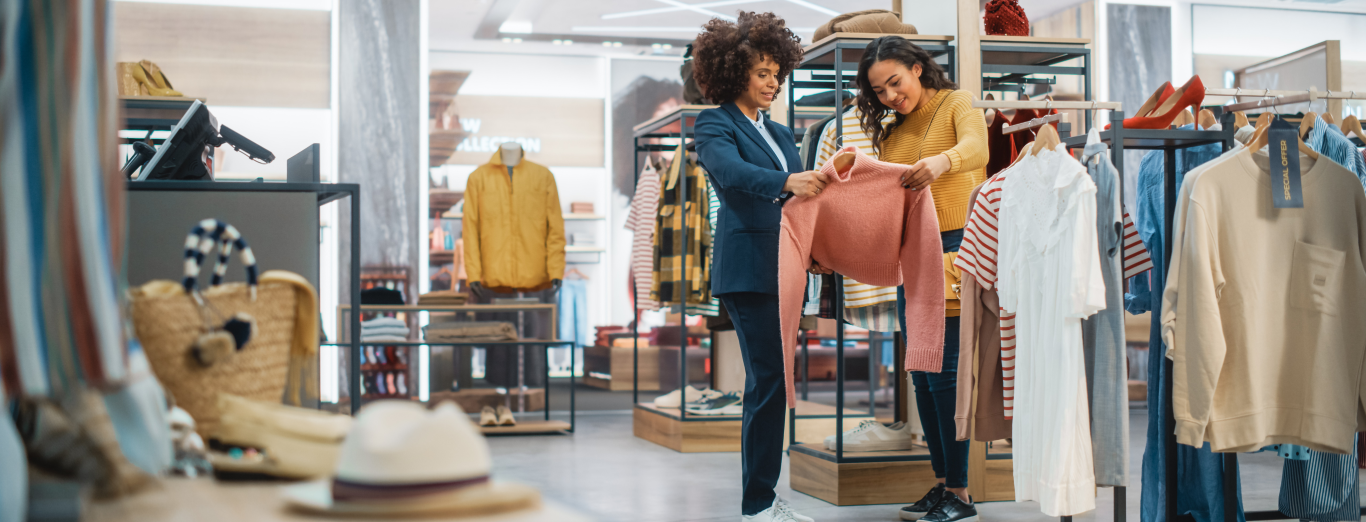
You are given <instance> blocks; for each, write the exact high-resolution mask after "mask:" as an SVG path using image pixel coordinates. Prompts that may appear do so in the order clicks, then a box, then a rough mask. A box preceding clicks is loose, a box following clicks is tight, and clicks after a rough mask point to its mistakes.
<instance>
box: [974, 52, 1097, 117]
mask: <svg viewBox="0 0 1366 522" xmlns="http://www.w3.org/2000/svg"><path fill="white" fill-rule="evenodd" d="M1090 44H1091V40H1089V39H1086V38H1046V37H1035V36H982V37H981V64H982V66H981V75H982V91H1010V92H1019V93H1020V95H1021V96H1022V97H1024V96H1027V94H1028V93H1026V92H1025V88H1024V86H1025V85H1031V84H1045V85H1051V84H1053V83H1054V82H1055V81H1056V77H1057V76H1079V77H1081V83H1082V99H1083V100H1090V99H1091V72H1092V71H1091V70H1092V67H1093V65H1092V63H1091V49H1090ZM1076 61H1079V62H1080V63H1079V64H1075V63H1073V62H1076ZM1065 63H1073V64H1072V65H1062V64H1065ZM1038 75H1047V76H1049V77H1047V78H1042V77H1039V76H1038ZM1083 117H1084V118H1085V120H1084V122H1083V123H1084V124H1085V125H1084V127H1083V128H1090V126H1091V113H1090V112H1089V111H1088V112H1085V115H1084V116H1083Z"/></svg>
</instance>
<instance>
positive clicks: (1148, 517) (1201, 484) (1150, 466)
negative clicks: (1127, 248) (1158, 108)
mask: <svg viewBox="0 0 1366 522" xmlns="http://www.w3.org/2000/svg"><path fill="white" fill-rule="evenodd" d="M1193 128H1194V125H1186V126H1183V127H1181V130H1192V129H1193ZM1221 154H1223V152H1222V147H1221V146H1220V145H1219V144H1217V143H1215V144H1209V145H1201V146H1198V147H1191V148H1189V149H1184V150H1178V151H1176V193H1177V194H1180V193H1181V182H1182V181H1183V180H1184V179H1185V175H1186V173H1187V172H1190V171H1191V170H1192V169H1194V168H1195V167H1198V166H1200V165H1202V164H1204V163H1206V162H1208V161H1210V160H1212V159H1214V158H1217V157H1219V156H1220V155H1221ZM1164 159H1165V156H1164V153H1163V152H1162V151H1152V152H1149V153H1148V154H1146V155H1144V156H1143V161H1142V162H1140V164H1139V168H1138V188H1137V192H1136V196H1137V203H1138V208H1136V209H1135V212H1134V214H1135V215H1134V226H1135V227H1137V228H1138V237H1139V239H1140V240H1142V241H1143V246H1144V247H1146V248H1147V249H1148V252H1149V253H1150V254H1151V255H1152V257H1153V264H1154V265H1155V268H1153V269H1152V270H1149V271H1148V272H1144V273H1142V274H1139V275H1138V276H1135V277H1134V278H1132V279H1131V280H1130V283H1129V289H1130V295H1126V296H1125V309H1126V310H1128V311H1129V312H1130V313H1134V314H1139V313H1143V312H1147V311H1151V312H1152V318H1153V319H1152V329H1151V330H1150V334H1149V348H1148V430H1147V433H1148V436H1147V438H1148V440H1147V444H1146V446H1145V447H1144V450H1143V471H1142V473H1143V478H1142V481H1143V493H1142V495H1143V496H1142V500H1141V502H1140V506H1141V511H1140V512H1141V519H1142V520H1144V521H1146V522H1167V520H1166V516H1167V509H1166V502H1167V501H1166V494H1167V484H1166V462H1165V461H1166V458H1165V456H1166V453H1165V451H1164V449H1163V444H1165V443H1166V436H1165V435H1166V433H1167V431H1166V430H1165V429H1164V426H1163V412H1164V411H1165V410H1164V405H1166V404H1169V403H1170V399H1169V398H1168V397H1166V396H1165V393H1164V392H1165V391H1166V387H1165V383H1166V379H1167V378H1168V376H1167V375H1166V374H1165V373H1164V370H1165V368H1163V364H1162V363H1163V361H1164V360H1165V357H1164V355H1165V353H1166V351H1167V350H1166V348H1165V347H1163V346H1162V345H1161V339H1162V335H1161V332H1162V330H1161V324H1160V322H1159V318H1160V316H1161V315H1162V314H1161V309H1162V290H1163V289H1164V288H1165V287H1166V284H1167V281H1166V271H1165V267H1164V259H1165V255H1164V254H1165V251H1166V248H1165V247H1166V244H1165V243H1164V241H1163V240H1164V237H1165V236H1164V233H1163V230H1162V229H1163V227H1164V225H1165V220H1166V216H1165V214H1164V213H1163V204H1164V190H1163V187H1164V185H1165V178H1166V162H1165V161H1164ZM1176 455H1177V468H1178V470H1179V471H1178V477H1179V478H1178V481H1177V485H1176V487H1177V490H1178V491H1180V492H1181V494H1180V495H1179V498H1178V500H1177V512H1178V513H1182V514H1190V515H1192V516H1193V517H1195V520H1196V522H1222V521H1223V520H1224V491H1223V490H1224V479H1223V458H1222V457H1221V456H1220V455H1218V454H1215V453H1214V452H1212V451H1210V447H1209V444H1205V446H1204V447H1202V448H1193V447H1190V446H1185V445H1181V444H1178V445H1177V446H1176ZM1237 491H1238V514H1237V515H1238V517H1237V519H1238V522H1245V521H1246V517H1244V515H1243V508H1242V488H1241V485H1240V486H1239V487H1238V489H1237Z"/></svg>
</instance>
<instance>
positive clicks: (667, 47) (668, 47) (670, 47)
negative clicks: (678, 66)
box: [664, 44, 674, 51]
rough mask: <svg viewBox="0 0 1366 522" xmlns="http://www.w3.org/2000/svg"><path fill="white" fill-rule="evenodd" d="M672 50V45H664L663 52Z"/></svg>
mask: <svg viewBox="0 0 1366 522" xmlns="http://www.w3.org/2000/svg"><path fill="white" fill-rule="evenodd" d="M673 48H674V44H664V50H665V51H667V50H669V49H673Z"/></svg>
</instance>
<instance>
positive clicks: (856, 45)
mask: <svg viewBox="0 0 1366 522" xmlns="http://www.w3.org/2000/svg"><path fill="white" fill-rule="evenodd" d="M882 36H887V35H885V34H878V33H835V34H832V35H830V36H827V37H825V38H822V39H821V41H819V42H815V43H813V44H811V45H808V46H806V49H805V50H804V52H803V53H802V61H801V63H800V64H798V65H797V68H798V69H831V68H833V64H834V63H835V50H836V49H842V50H844V51H845V52H844V53H843V56H842V57H841V58H842V61H843V62H844V63H845V64H850V65H852V66H851V67H849V68H847V69H846V70H847V71H849V72H854V71H856V70H858V62H859V59H861V58H863V50H864V49H865V48H867V47H868V43H869V42H872V41H873V40H874V39H876V38H878V37H882ZM897 36H900V37H903V38H905V39H907V40H910V41H911V42H913V43H915V44H916V45H918V46H920V47H921V48H923V49H925V50H926V51H928V52H929V53H930V55H931V56H935V57H939V56H944V55H948V56H949V60H950V61H949V63H950V65H952V63H953V61H952V60H953V45H952V44H950V43H949V42H952V41H953V37H952V36H936V35H928V34H899V35H897ZM948 70H949V71H950V74H952V71H953V70H954V67H952V66H950V67H948Z"/></svg>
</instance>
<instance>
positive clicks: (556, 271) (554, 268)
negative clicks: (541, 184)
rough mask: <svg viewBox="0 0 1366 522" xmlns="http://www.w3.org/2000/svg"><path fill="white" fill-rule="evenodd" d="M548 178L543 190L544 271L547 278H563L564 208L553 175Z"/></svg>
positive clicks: (548, 175) (547, 174) (548, 174)
mask: <svg viewBox="0 0 1366 522" xmlns="http://www.w3.org/2000/svg"><path fill="white" fill-rule="evenodd" d="M546 176H547V177H549V178H550V182H549V183H547V185H548V186H547V187H546V191H545V206H546V209H545V212H546V231H545V271H546V276H547V279H551V280H554V279H564V244H565V241H564V210H563V209H562V208H561V207H560V189H559V187H558V186H556V185H555V176H554V175H553V174H550V173H549V172H547V173H546Z"/></svg>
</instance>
